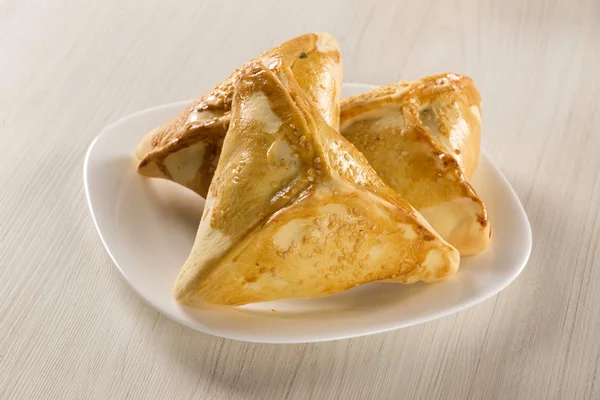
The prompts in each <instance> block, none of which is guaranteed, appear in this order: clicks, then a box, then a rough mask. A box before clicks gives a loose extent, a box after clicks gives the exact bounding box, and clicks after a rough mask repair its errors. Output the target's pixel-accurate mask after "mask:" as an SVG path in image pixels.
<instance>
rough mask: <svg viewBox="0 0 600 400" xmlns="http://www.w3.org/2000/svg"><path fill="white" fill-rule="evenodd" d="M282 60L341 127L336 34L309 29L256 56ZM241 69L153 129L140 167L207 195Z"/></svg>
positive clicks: (332, 122)
mask: <svg viewBox="0 0 600 400" xmlns="http://www.w3.org/2000/svg"><path fill="white" fill-rule="evenodd" d="M277 60H280V62H281V63H282V64H283V65H286V66H288V67H289V68H290V69H291V71H292V73H293V74H294V76H295V77H296V79H297V81H298V83H299V84H300V87H301V88H302V89H303V90H304V91H305V92H306V94H307V95H308V97H309V98H310V99H311V100H312V101H313V102H314V103H315V105H316V107H317V109H318V110H319V111H320V112H321V114H322V115H323V117H324V118H325V121H326V122H327V123H328V124H329V125H331V126H332V127H333V128H335V129H336V130H337V129H339V100H340V91H341V82H342V61H341V57H340V51H339V48H338V44H337V42H336V41H335V39H334V38H333V37H332V36H331V35H329V34H327V33H308V34H305V35H302V36H299V37H297V38H295V39H292V40H290V41H287V42H285V43H283V44H282V45H280V46H278V47H276V48H274V49H272V50H269V51H267V52H265V53H263V54H262V55H260V56H259V57H257V58H256V59H254V60H253V61H260V62H262V63H264V64H265V65H268V64H270V63H272V62H276V61H277ZM239 73H240V70H239V69H238V70H236V71H235V72H234V73H233V74H231V75H230V76H229V77H228V78H227V79H226V80H225V81H223V82H222V83H220V84H218V85H217V86H215V87H214V88H213V89H212V90H211V91H209V92H208V93H206V94H205V95H204V96H202V97H200V99H198V100H196V101H195V102H194V103H193V104H191V105H190V106H189V107H188V108H186V109H185V110H184V111H183V112H182V113H181V114H179V115H178V116H177V117H175V118H174V119H173V120H171V121H169V122H167V123H166V124H164V125H162V126H161V127H159V128H157V129H155V130H153V131H152V132H150V133H149V134H148V135H147V136H146V137H145V138H144V140H143V141H142V142H141V143H140V145H139V146H138V148H137V152H136V157H137V160H138V172H139V173H140V174H142V175H145V176H149V177H158V178H165V179H170V180H173V181H175V182H177V183H179V184H181V185H183V186H186V187H188V188H190V189H192V190H193V191H195V192H196V193H198V194H200V195H201V196H203V197H206V192H207V190H208V185H209V184H210V181H211V179H212V176H213V174H214V171H215V167H216V165H217V162H218V159H219V152H220V150H221V146H222V143H223V138H224V136H225V133H226V132H227V128H228V126H229V121H230V114H231V99H232V95H233V83H234V81H235V79H236V77H237V76H238V75H239Z"/></svg>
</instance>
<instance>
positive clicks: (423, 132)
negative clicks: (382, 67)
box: [340, 74, 491, 255]
mask: <svg viewBox="0 0 600 400" xmlns="http://www.w3.org/2000/svg"><path fill="white" fill-rule="evenodd" d="M479 105H480V97H479V92H478V91H477V89H476V88H475V86H474V85H473V82H472V80H471V79H470V78H468V77H464V76H459V75H455V74H442V75H436V76H431V77H427V78H424V79H421V80H418V81H414V82H402V83H397V84H391V85H386V86H382V87H379V88H376V89H373V90H371V91H369V92H367V93H364V94H361V95H358V96H355V97H351V98H349V99H345V100H343V101H342V104H341V121H342V122H341V126H340V129H341V133H342V135H344V137H346V139H348V140H349V141H350V142H352V144H354V145H355V146H356V147H357V148H358V150H360V151H361V152H362V153H363V154H364V156H365V157H366V159H367V160H368V161H369V163H370V164H371V166H372V167H373V169H375V171H377V173H378V174H379V176H380V177H381V178H382V179H383V181H384V182H385V183H387V184H388V185H389V186H390V187H391V188H392V189H394V190H395V191H397V192H398V193H400V194H401V195H402V197H404V199H405V200H407V201H408V202H409V203H410V204H411V205H412V206H413V207H415V208H416V209H417V210H418V211H419V212H420V213H421V214H422V215H423V216H424V217H425V219H427V221H428V222H429V223H430V224H431V225H432V226H433V228H434V229H435V230H436V231H437V232H438V233H439V234H440V235H441V236H442V237H443V238H444V239H445V240H446V241H448V243H450V244H451V245H452V246H454V247H456V248H457V249H458V250H459V251H460V254H461V255H472V254H477V253H479V252H481V251H483V250H484V249H485V248H486V247H487V246H488V244H489V242H490V237H491V228H490V223H489V221H488V217H487V213H486V209H485V206H484V204H483V202H482V201H481V199H480V198H479V197H478V196H477V193H475V190H474V189H473V187H472V186H471V184H470V182H469V178H470V177H471V176H472V174H473V172H474V171H475V168H476V167H477V159H478V156H479V136H480V125H481V115H480V108H479Z"/></svg>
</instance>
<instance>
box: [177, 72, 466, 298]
mask: <svg viewBox="0 0 600 400" xmlns="http://www.w3.org/2000/svg"><path fill="white" fill-rule="evenodd" d="M233 93H234V94H233V101H232V111H231V122H230V125H229V131H228V133H227V136H226V138H225V141H224V143H223V148H222V152H221V157H220V160H219V163H218V166H217V170H216V172H215V175H214V179H213V181H212V183H211V185H210V188H209V191H208V196H207V200H206V205H205V209H204V213H203V215H202V220H201V223H200V226H199V228H198V233H197V237H196V240H195V243H194V246H193V248H192V250H191V253H190V255H189V258H188V259H187V261H186V262H185V264H184V266H183V268H182V269H181V271H180V273H179V276H178V277H177V280H176V282H175V285H174V287H173V295H174V296H175V298H176V299H177V300H179V301H180V302H183V303H185V304H188V305H190V306H194V307H202V306H206V305H227V306H238V305H242V304H246V303H253V302H263V301H271V300H278V299H286V298H314V297H320V296H325V295H330V294H333V293H337V292H340V291H343V290H346V289H349V288H352V287H353V286H356V285H360V284H364V283H367V282H372V281H392V282H405V283H412V282H416V281H425V282H434V281H437V280H440V279H444V278H448V277H450V276H452V275H453V274H454V273H455V272H456V270H457V269H458V265H459V258H460V257H459V254H458V251H456V249H454V248H453V247H452V246H450V245H449V244H448V243H446V242H445V241H444V240H443V239H442V238H441V237H440V236H439V235H438V234H437V233H436V232H435V231H434V230H433V229H432V228H431V227H430V225H429V224H428V223H427V221H425V219H424V218H423V217H421V216H420V215H419V213H418V212H416V211H415V210H414V209H413V208H412V207H411V206H410V205H409V204H408V203H407V202H406V201H404V200H403V199H402V198H401V197H400V195H398V194H397V193H396V192H394V191H393V190H392V189H390V188H389V187H388V186H386V185H385V184H384V183H383V181H382V180H381V179H380V178H379V177H378V176H377V174H376V173H375V171H373V169H372V168H371V167H370V166H369V165H368V163H367V161H366V160H365V158H364V157H363V155H362V154H361V153H360V152H358V151H357V150H356V149H355V148H354V146H352V145H351V144H350V143H349V142H348V141H347V140H346V139H344V138H343V137H342V136H341V135H340V134H339V133H338V132H336V131H335V130H334V129H333V128H331V127H330V126H329V125H328V124H327V123H326V121H325V120H324V119H323V117H322V116H321V113H320V112H319V109H318V108H317V107H316V106H315V104H314V103H313V102H311V101H309V100H308V98H307V96H306V95H305V93H304V92H303V90H302V89H301V87H300V86H299V84H298V83H297V82H296V80H295V78H294V75H293V74H292V72H291V71H290V69H289V68H287V66H286V65H285V63H279V64H277V63H272V64H269V65H268V67H267V66H265V65H263V64H262V63H259V62H251V63H249V64H248V65H246V66H245V67H243V68H242V69H241V70H240V71H239V73H238V75H237V77H236V80H235V85H234V92H233Z"/></svg>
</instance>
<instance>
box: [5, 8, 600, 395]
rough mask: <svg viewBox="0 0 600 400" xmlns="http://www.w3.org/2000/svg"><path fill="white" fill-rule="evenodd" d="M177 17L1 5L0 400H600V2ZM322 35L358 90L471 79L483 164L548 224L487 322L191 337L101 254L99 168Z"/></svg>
mask: <svg viewBox="0 0 600 400" xmlns="http://www.w3.org/2000/svg"><path fill="white" fill-rule="evenodd" d="M85 3H87V4H89V5H88V6H85V5H84V4H85ZM131 3H134V4H131ZM168 3H169V2H165V1H159V0H149V1H133V2H130V4H126V2H121V1H117V0H106V1H97V2H94V4H93V5H92V4H91V2H83V1H81V2H74V1H66V0H54V1H41V0H38V1H5V2H0V138H1V139H2V141H1V145H0V187H1V188H2V189H1V193H0V227H1V229H0V398H1V399H38V398H53V399H71V398H73V399H92V398H94V399H96V398H97V399H109V398H118V399H124V398H136V399H181V398H202V399H213V398H214V399H237V398H256V399H329V398H335V399H369V398H372V399H387V398H390V399H399V398H406V399H416V398H419V399H438V398H445V399H467V398H468V399H517V398H518V399H583V398H587V399H599V398H600V289H599V288H598V285H599V284H600V247H599V246H598V244H599V240H600V172H599V171H600V3H599V2H598V1H596V0H588V1H586V0H579V1H566V0H564V1H549V0H546V1H541V0H540V1H521V0H507V1H502V2H501V1H495V2H494V1H491V0H489V1H454V2H448V1H441V0H439V1H419V2H416V1H404V2H399V1H392V0H386V1H379V2H369V1H347V2H342V1H341V0H340V1H325V0H317V1H312V0H311V1H308V0H307V1H302V2H295V3H296V4H292V3H291V2H283V1H281V2H278V1H271V2H258V3H256V2H242V1H227V2H218V1H214V2H213V1H185V2H184V3H185V4H180V5H178V6H177V7H176V6H174V5H168ZM251 3H252V4H251ZM313 30H314V31H329V32H330V33H332V34H333V35H334V36H336V37H337V38H338V40H339V42H340V45H341V48H342V52H343V55H344V62H345V80H346V81H347V82H366V83H375V84H384V83H388V82H392V81H396V80H399V79H415V78H419V77H421V76H424V75H428V74H433V73H438V72H446V71H453V72H459V73H464V74H467V75H470V76H471V77H473V79H474V80H475V82H476V84H477V85H478V87H479V89H480V90H481V92H482V96H483V99H484V105H483V107H484V108H483V111H484V139H483V147H484V148H485V149H486V150H487V152H488V153H489V154H490V155H491V156H492V158H493V159H494V160H495V162H496V163H497V164H498V165H499V166H500V168H501V169H502V171H503V172H504V174H505V175H506V177H507V178H508V179H509V180H510V182H511V183H512V184H513V186H514V188H515V190H516V191H517V193H518V195H519V197H520V198H521V200H522V202H523V204H524V206H525V208H526V210H527V213H528V215H529V218H530V221H531V224H532V228H533V235H534V248H533V253H532V254H531V258H530V261H529V264H528V266H527V267H526V268H525V271H524V272H523V274H522V275H521V276H520V277H519V278H518V279H517V281H515V282H514V283H513V284H512V285H511V286H510V287H508V288H507V289H506V290H504V291H503V292H501V293H500V294H499V295H497V296H495V297H493V298H492V299H490V300H488V301H486V302H484V303H483V304H480V305H478V306H476V307H473V308H471V309H469V310H467V311H463V312H460V313H458V314H456V315H452V316H449V317H446V318H443V319H441V320H438V321H435V322H430V323H426V324H423V325H419V326H415V327H411V328H407V329H402V330H399V331H395V332H390V333H386V334H380V335H375V336H369V337H363V338H359V339H351V340H343V341H338V342H330V343H319V344H306V345H258V344H251V343H241V342H235V341H230V340H224V339H220V338H217V337H212V336H209V335H205V334H201V333H199V332H195V331H192V330H190V329H187V328H184V327H182V326H180V325H177V324H176V323H174V322H172V321H170V320H168V319H167V318H166V317H164V316H162V315H160V314H159V313H158V312H157V311H155V310H154V309H153V308H151V307H149V306H148V305H146V304H145V303H144V302H143V301H142V300H141V299H140V298H139V297H138V296H137V295H136V294H135V293H134V292H133V291H132V290H131V289H130V288H129V286H128V284H127V283H126V282H125V281H124V279H122V277H121V276H120V274H119V272H118V271H117V269H116V268H114V267H113V265H112V263H111V261H110V259H109V257H108V255H107V253H106V251H105V250H104V248H103V247H102V245H101V243H100V239H99V238H98V235H97V234H96V231H95V229H94V226H93V223H92V220H91V218H90V215H89V212H88V208H87V205H86V201H85V196H84V192H83V186H82V164H83V157H84V153H85V151H86V149H87V146H88V145H89V144H90V142H91V141H92V139H93V138H94V137H95V136H96V135H97V134H98V133H99V131H100V130H101V129H102V128H103V127H104V126H106V125H107V124H109V123H110V122H112V121H115V120H117V119H119V118H121V117H122V116H125V115H127V114H130V113H132V112H134V111H136V110H140V109H144V108H147V107H150V106H154V105H158V104H162V103H166V102H172V101H176V100H181V99H187V98H191V97H195V96H198V95H200V94H201V93H203V91H205V90H206V89H208V88H209V87H210V86H212V84H214V83H216V82H218V81H219V80H220V79H222V78H224V77H225V76H226V75H228V74H229V72H230V71H232V70H233V69H234V68H235V67H236V66H237V65H239V64H241V63H243V62H244V61H245V60H248V59H250V58H251V57H253V56H255V55H256V54H258V53H259V52H261V51H263V50H265V49H268V48H270V47H271V46H273V45H276V44H278V43H280V42H282V41H284V40H286V39H288V38H291V37H293V36H296V35H298V34H300V33H303V32H306V31H313Z"/></svg>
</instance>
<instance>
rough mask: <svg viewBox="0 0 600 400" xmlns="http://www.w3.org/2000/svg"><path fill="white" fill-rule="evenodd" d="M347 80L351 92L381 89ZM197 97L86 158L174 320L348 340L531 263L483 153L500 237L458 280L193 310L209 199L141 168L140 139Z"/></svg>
mask: <svg viewBox="0 0 600 400" xmlns="http://www.w3.org/2000/svg"><path fill="white" fill-rule="evenodd" d="M371 88H372V86H371V85H361V84H344V87H343V96H344V97H346V96H352V95H356V94H359V93H362V92H365V91H367V90H369V89H371ZM190 102H191V101H183V102H179V103H174V104H167V105H163V106H159V107H156V108H151V109H148V110H144V111H141V112H138V113H135V114H133V115H130V116H128V117H126V118H124V119H122V120H120V121H118V122H116V123H114V124H113V125H111V126H109V127H108V128H106V129H105V130H104V131H103V132H102V133H101V134H100V135H99V136H98V137H97V138H96V139H95V140H94V141H93V142H92V144H91V145H90V148H89V150H88V152H87V155H86V157H85V165H84V184H85V190H86V195H87V199H88V204H89V207H90V211H91V213H92V217H93V219H94V223H95V224H96V228H97V230H98V234H99V235H100V238H101V239H102V242H103V243H104V246H105V247H106V250H107V251H108V253H109V254H110V256H111V258H112V260H113V261H114V263H115V265H116V266H117V268H118V269H119V271H121V273H122V274H123V276H124V277H125V279H126V280H127V281H128V282H129V284H130V285H131V287H132V288H133V289H134V290H135V291H136V292H138V293H139V294H140V296H142V298H144V299H145V300H146V301H147V302H148V303H149V304H150V305H152V306H153V307H155V308H156V309H157V310H159V311H160V312H162V313H163V314H164V315H166V316H168V317H169V318H171V319H173V320H175V321H177V322H179V323H181V324H183V325H186V326H188V327H190V328H192V329H196V330H198V331H202V332H206V333H210V334H213V335H217V336H222V337H226V338H231V339H237V340H245V341H252V342H265V343H297V342H317V341H325V340H335V339H343V338H349V337H355V336H361V335H368V334H373V333H378V332H385V331H389V330H392V329H398V328H403V327H406V326H410V325H415V324H419V323H423V322H426V321H431V320H433V319H436V318H440V317H443V316H446V315H449V314H452V313H455V312H457V311H460V310H464V309H465V308H468V307H470V306H472V305H475V304H477V303H479V302H481V301H483V300H485V299H487V298H489V297H491V296H493V295H494V294H496V293H498V292H499V291H501V290H502V289H504V288H505V287H506V286H508V284H509V283H511V282H512V281H513V280H514V279H515V278H516V277H517V276H518V275H519V273H520V272H521V271H522V270H523V268H524V266H525V264H526V263H527V259H528V257H529V253H530V251H531V242H532V240H531V228H530V226H529V221H528V220H527V216H526V214H525V211H524V210H523V207H522V206H521V203H520V202H519V199H518V198H517V196H516V195H515V193H514V191H513V189H512V188H511V186H510V184H509V183H508V182H507V181H506V179H505V178H504V177H503V176H502V173H501V172H500V171H499V170H498V169H497V168H496V167H495V166H494V164H493V163H492V162H491V160H490V158H489V157H488V156H487V154H485V152H482V153H481V156H480V161H479V167H478V169H477V172H476V173H475V176H474V177H473V182H472V183H473V185H474V186H475V189H476V190H477V192H478V194H479V195H480V196H481V198H482V199H483V201H484V202H485V204H486V205H487V209H488V212H489V218H490V221H491V223H492V229H493V240H492V244H491V246H490V248H489V249H488V250H486V251H485V252H484V253H482V254H480V255H477V256H474V257H465V258H462V259H461V265H460V270H459V271H458V273H457V274H456V276H455V277H453V278H452V279H450V280H448V281H445V282H441V283H436V284H429V285H426V284H414V285H403V284H390V283H371V284H368V285H363V286H360V287H357V288H354V289H351V290H348V291H346V292H343V293H340V294H336V295H333V296H329V297H324V298H319V299H309V300H283V301H277V302H270V303H261V304H253V305H247V306H243V307H238V308H220V309H193V308H189V307H186V306H182V305H180V304H179V303H177V302H176V301H175V300H174V299H173V297H172V296H171V285H172V284H173V282H174V281H175V277H176V276H177V273H178V271H179V268H180V267H181V265H183V262H184V261H185V259H186V258H187V255H188V253H189V251H190V249H191V246H192V243H193V242H194V237H195V235H196V229H197V227H198V223H199V221H200V216H201V215H202V210H203V207H204V200H203V199H202V198H201V197H199V196H197V195H196V194H195V193H193V192H191V191H189V190H187V189H185V188H183V187H181V186H179V185H177V184H174V183H172V182H169V181H166V180H161V179H147V178H143V177H141V176H140V175H138V174H137V173H136V170H135V160H134V153H135V148H136V146H137V144H138V143H139V142H140V140H141V139H142V138H143V137H144V135H145V134H146V133H147V132H148V131H150V130H151V129H153V128H154V127H156V126H158V125H160V124H162V123H163V122H165V121H167V120H169V119H170V118H171V117H172V116H173V115H175V114H177V113H179V112H180V111H181V110H182V109H183V108H184V107H186V106H187V105H188V104H189V103H190Z"/></svg>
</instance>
